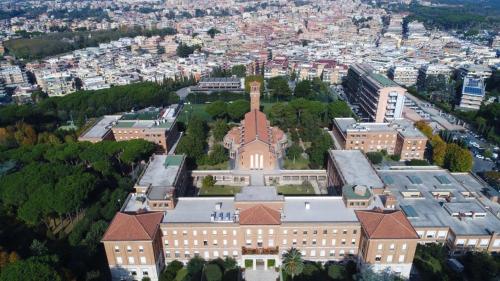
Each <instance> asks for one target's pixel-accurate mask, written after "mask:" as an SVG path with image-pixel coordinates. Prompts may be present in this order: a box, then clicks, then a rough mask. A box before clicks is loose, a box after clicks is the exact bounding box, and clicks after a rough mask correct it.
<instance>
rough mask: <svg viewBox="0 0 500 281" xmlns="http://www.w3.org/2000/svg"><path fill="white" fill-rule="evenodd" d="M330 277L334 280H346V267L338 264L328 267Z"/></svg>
mask: <svg viewBox="0 0 500 281" xmlns="http://www.w3.org/2000/svg"><path fill="white" fill-rule="evenodd" d="M328 276H330V278H332V279H333V280H344V279H345V277H346V271H345V267H343V266H341V265H338V264H332V265H330V266H329V267H328Z"/></svg>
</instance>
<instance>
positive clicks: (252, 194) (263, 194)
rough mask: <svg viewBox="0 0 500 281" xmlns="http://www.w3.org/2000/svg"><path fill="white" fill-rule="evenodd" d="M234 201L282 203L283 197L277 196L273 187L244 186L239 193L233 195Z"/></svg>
mask: <svg viewBox="0 0 500 281" xmlns="http://www.w3.org/2000/svg"><path fill="white" fill-rule="evenodd" d="M234 200H235V201H250V202H252V201H254V202H255V201H283V200H284V197H283V195H278V193H277V191H276V187H274V186H245V187H243V188H242V189H241V192H240V193H237V194H235V196H234Z"/></svg>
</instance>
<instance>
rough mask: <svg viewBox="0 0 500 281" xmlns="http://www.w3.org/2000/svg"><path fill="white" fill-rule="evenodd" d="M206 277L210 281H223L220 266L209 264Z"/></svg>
mask: <svg viewBox="0 0 500 281" xmlns="http://www.w3.org/2000/svg"><path fill="white" fill-rule="evenodd" d="M205 277H206V278H207V280H208V281H219V280H221V279H222V271H221V270H220V267H219V265H217V264H213V263H212V264H209V265H207V266H206V267H205Z"/></svg>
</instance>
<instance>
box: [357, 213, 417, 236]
mask: <svg viewBox="0 0 500 281" xmlns="http://www.w3.org/2000/svg"><path fill="white" fill-rule="evenodd" d="M356 216H357V217H358V219H359V221H360V222H361V226H362V228H363V229H364V230H365V232H366V233H367V235H368V237H369V238H372V239H417V238H418V234H417V232H415V229H414V228H413V226H412V225H411V224H410V222H409V221H408V219H407V218H406V217H405V215H404V214H403V212H401V211H399V210H397V211H382V210H371V211H365V210H358V211H356Z"/></svg>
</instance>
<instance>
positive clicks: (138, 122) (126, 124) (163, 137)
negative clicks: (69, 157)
mask: <svg viewBox="0 0 500 281" xmlns="http://www.w3.org/2000/svg"><path fill="white" fill-rule="evenodd" d="M180 108H181V107H180V106H179V105H177V104H175V105H171V106H169V107H168V108H154V107H149V108H145V109H142V110H139V111H132V112H128V113H124V114H120V115H105V116H103V117H102V118H101V119H99V120H97V122H95V123H94V125H92V126H91V127H90V128H88V129H87V130H85V131H83V133H82V134H81V135H80V136H79V137H78V140H79V141H90V142H93V143H95V142H99V141H103V140H115V141H123V140H133V139H143V140H147V141H150V142H153V143H155V144H157V145H158V147H159V148H161V149H160V150H163V151H168V150H169V149H170V148H171V146H172V145H173V144H174V143H175V141H176V140H177V138H178V136H179V132H178V130H177V116H178V114H179V112H180Z"/></svg>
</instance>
